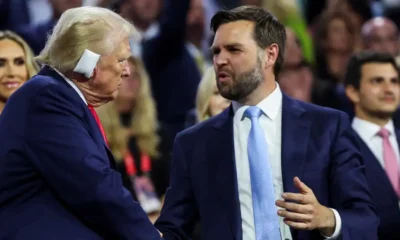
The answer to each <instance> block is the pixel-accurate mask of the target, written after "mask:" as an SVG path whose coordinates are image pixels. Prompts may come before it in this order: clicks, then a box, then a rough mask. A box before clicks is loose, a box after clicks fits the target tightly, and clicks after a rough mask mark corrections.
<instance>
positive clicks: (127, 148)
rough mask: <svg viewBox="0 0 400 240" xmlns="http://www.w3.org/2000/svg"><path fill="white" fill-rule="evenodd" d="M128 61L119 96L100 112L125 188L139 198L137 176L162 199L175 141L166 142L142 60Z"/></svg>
mask: <svg viewBox="0 0 400 240" xmlns="http://www.w3.org/2000/svg"><path fill="white" fill-rule="evenodd" d="M128 64H129V68H130V73H131V74H130V76H129V77H123V78H122V85H121V88H120V90H119V92H118V95H117V98H116V99H115V101H114V102H112V103H108V104H106V105H104V106H103V107H101V108H99V109H98V111H97V112H98V114H99V117H100V119H101V122H102V124H103V127H104V130H105V132H106V136H107V139H108V143H109V147H110V149H111V151H112V153H113V155H114V156H115V158H116V161H117V168H118V170H119V171H120V173H121V174H122V177H123V180H124V185H125V187H126V188H127V189H129V190H130V191H131V192H132V194H133V195H134V196H135V197H136V198H139V197H140V196H138V194H139V195H140V193H138V192H137V191H138V190H137V189H136V188H138V186H137V184H138V183H137V179H142V180H143V179H144V180H143V181H144V182H146V183H145V184H147V186H149V189H151V190H150V192H152V190H155V193H156V196H157V197H158V198H161V197H162V196H163V195H164V193H165V190H166V188H167V187H168V180H169V177H168V173H169V168H168V166H169V150H170V149H171V145H172V143H169V144H167V143H166V141H165V139H166V138H165V137H164V136H165V133H164V132H165V131H163V130H162V128H161V127H159V126H158V122H157V114H156V107H155V102H154V99H153V96H152V94H151V88H150V82H149V77H148V75H147V73H146V71H145V68H144V66H143V63H142V62H141V61H140V60H139V59H137V58H134V57H130V58H129V59H128ZM161 140H163V141H161ZM141 177H144V178H141ZM140 181H141V180H140ZM153 186H154V188H155V189H153ZM150 195H151V193H150ZM144 201H146V200H144ZM139 202H140V199H139ZM141 204H142V207H143V208H144V209H145V211H146V212H148V213H149V212H152V211H153V210H152V209H154V208H153V205H152V204H153V203H148V202H141ZM143 204H145V205H143ZM146 204H147V205H146Z"/></svg>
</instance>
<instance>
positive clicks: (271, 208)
mask: <svg viewBox="0 0 400 240" xmlns="http://www.w3.org/2000/svg"><path fill="white" fill-rule="evenodd" d="M261 114H262V111H261V109H260V108H258V107H256V106H252V107H249V108H247V109H246V111H245V112H244V116H245V117H248V118H250V120H251V129H250V134H249V139H248V145H247V153H248V156H249V164H250V178H251V190H252V199H253V213H254V224H255V230H256V240H279V239H281V234H280V230H279V220H278V215H277V208H276V206H275V196H274V186H273V182H272V173H271V166H270V165H269V162H268V146H267V142H266V141H265V138H264V131H263V129H262V128H261V125H260V122H259V117H260V116H261Z"/></svg>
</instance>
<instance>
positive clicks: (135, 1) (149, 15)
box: [129, 0, 161, 23]
mask: <svg viewBox="0 0 400 240" xmlns="http://www.w3.org/2000/svg"><path fill="white" fill-rule="evenodd" d="M129 2H130V4H131V7H132V14H134V15H136V16H135V18H138V19H139V20H140V21H141V22H146V23H151V22H153V21H154V20H156V18H157V16H158V14H159V12H160V9H161V1H160V0H130V1H129Z"/></svg>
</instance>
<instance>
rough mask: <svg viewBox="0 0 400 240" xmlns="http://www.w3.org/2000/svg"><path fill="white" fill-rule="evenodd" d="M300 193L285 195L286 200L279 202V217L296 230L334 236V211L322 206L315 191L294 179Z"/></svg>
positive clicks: (277, 203) (277, 202) (296, 178)
mask: <svg viewBox="0 0 400 240" xmlns="http://www.w3.org/2000/svg"><path fill="white" fill-rule="evenodd" d="M293 181H294V185H295V186H296V188H297V189H298V190H299V193H283V194H282V197H283V199H284V200H277V201H276V206H278V207H281V208H283V209H281V210H278V215H279V216H281V217H283V218H284V222H285V223H286V224H287V225H289V226H290V227H293V228H295V229H300V230H313V229H319V230H320V231H321V234H323V235H325V236H328V237H329V236H332V235H333V233H334V231H335V226H336V223H335V215H334V213H333V211H332V210H331V209H329V208H327V207H325V206H323V205H321V204H320V203H319V202H318V200H317V198H316V197H315V195H314V193H313V191H312V190H311V189H310V188H309V187H308V186H307V185H306V184H304V183H303V182H302V181H300V179H299V178H298V177H295V178H294V179H293Z"/></svg>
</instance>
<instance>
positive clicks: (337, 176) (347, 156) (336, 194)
mask: <svg viewBox="0 0 400 240" xmlns="http://www.w3.org/2000/svg"><path fill="white" fill-rule="evenodd" d="M335 138H336V139H335V141H334V144H333V147H332V152H331V154H332V157H333V158H332V160H333V161H332V168H331V172H330V196H331V197H330V199H331V205H332V208H334V209H336V210H337V211H338V213H339V215H340V218H341V221H342V228H341V239H343V240H351V239H360V240H361V239H368V240H375V239H378V236H377V235H378V230H377V229H378V225H379V219H378V217H377V214H376V209H375V205H374V204H373V202H372V200H371V199H372V197H371V193H370V190H369V186H368V184H367V180H366V177H365V166H364V162H363V158H362V156H361V155H360V152H359V145H358V142H357V140H356V138H355V136H354V135H353V132H352V131H351V127H350V124H349V121H348V117H347V115H346V114H345V113H340V120H339V123H338V127H337V135H336V137H335Z"/></svg>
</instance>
